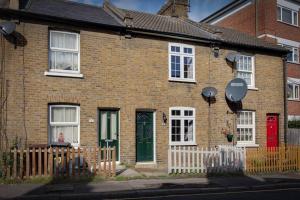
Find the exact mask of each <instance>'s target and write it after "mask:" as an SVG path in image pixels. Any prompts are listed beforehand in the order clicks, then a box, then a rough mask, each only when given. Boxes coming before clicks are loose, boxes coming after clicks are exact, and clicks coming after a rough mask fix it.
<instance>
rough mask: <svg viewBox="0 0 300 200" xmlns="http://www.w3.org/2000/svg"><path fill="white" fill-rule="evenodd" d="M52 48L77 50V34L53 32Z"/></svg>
mask: <svg viewBox="0 0 300 200" xmlns="http://www.w3.org/2000/svg"><path fill="white" fill-rule="evenodd" d="M51 47H52V48H61V49H70V50H76V49H77V36H76V35H75V34H68V33H60V32H51Z"/></svg>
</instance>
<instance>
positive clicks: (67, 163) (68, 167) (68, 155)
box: [66, 147, 70, 177]
mask: <svg viewBox="0 0 300 200" xmlns="http://www.w3.org/2000/svg"><path fill="white" fill-rule="evenodd" d="M66 160H67V162H66V168H67V169H66V170H67V177H69V176H70V147H67V159H66Z"/></svg>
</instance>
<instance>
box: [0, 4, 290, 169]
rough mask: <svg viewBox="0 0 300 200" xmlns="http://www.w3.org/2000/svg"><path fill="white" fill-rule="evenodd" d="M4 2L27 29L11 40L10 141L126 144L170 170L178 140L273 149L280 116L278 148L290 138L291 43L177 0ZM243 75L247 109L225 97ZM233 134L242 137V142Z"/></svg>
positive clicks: (139, 157) (133, 153)
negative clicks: (215, 21) (287, 72)
mask: <svg viewBox="0 0 300 200" xmlns="http://www.w3.org/2000/svg"><path fill="white" fill-rule="evenodd" d="M1 6H2V7H1V9H0V17H1V21H2V22H3V21H6V22H7V21H10V22H13V23H15V24H16V31H15V32H13V33H12V34H11V35H5V34H2V35H1V56H2V57H1V69H2V70H3V71H2V72H3V73H4V75H3V74H2V80H5V81H2V93H3V94H2V97H5V98H6V99H7V100H6V101H5V108H6V109H4V110H2V114H3V113H4V115H3V116H4V118H3V120H4V121H5V134H6V136H7V138H8V140H9V141H10V142H12V141H15V142H17V144H18V145H42V144H44V145H49V144H52V143H54V142H59V141H64V142H70V143H71V144H72V145H73V146H75V147H82V146H95V145H101V146H115V147H117V149H118V155H117V158H118V160H119V161H120V162H121V163H128V164H134V165H135V164H136V165H138V166H143V165H146V166H148V167H159V168H165V167H166V166H167V161H168V159H167V158H168V153H167V152H168V151H167V150H168V148H169V146H171V145H183V146H199V147H206V146H211V147H213V146H216V145H222V144H232V143H234V144H236V145H238V146H246V147H249V148H251V147H257V146H266V144H267V140H268V138H267V129H266V119H267V117H268V116H274V117H276V118H277V119H278V121H276V122H274V127H275V128H274V130H275V131H274V135H273V136H274V137H275V140H274V141H275V142H274V144H273V145H275V146H276V145H278V144H279V143H280V142H283V140H284V124H285V123H284V121H285V115H284V96H285V95H284V88H285V84H284V79H283V76H284V71H283V57H284V55H285V54H286V53H287V50H286V49H284V48H282V47H280V46H277V45H273V44H270V43H268V42H266V41H263V40H260V39H258V38H255V37H252V36H249V35H247V34H244V33H240V32H237V31H234V30H231V29H226V28H219V27H216V26H211V25H207V24H202V23H197V22H193V21H191V20H189V19H188V18H187V11H188V9H187V6H188V1H168V2H167V3H166V4H165V5H163V7H162V9H161V10H160V11H159V13H158V14H148V13H143V12H138V11H133V10H125V9H122V8H117V7H115V6H114V5H112V4H111V3H110V2H109V1H105V3H104V4H103V7H96V6H90V5H85V4H80V3H74V2H70V1H65V0H51V1H50V0H27V1H16V0H11V1H5V2H4V3H2V5H1ZM230 53H231V54H232V53H236V54H238V55H239V56H238V57H237V58H238V59H237V60H236V61H237V62H236V64H234V65H231V64H230V63H229V62H228V61H226V59H225V58H226V57H227V56H228V55H229V54H230ZM235 77H241V78H243V79H244V80H245V81H246V83H247V85H248V91H247V95H246V97H245V98H244V99H243V100H242V102H239V103H238V105H235V104H234V105H232V102H229V101H228V99H227V100H226V98H225V88H226V85H227V84H228V82H229V81H231V80H232V79H234V78H235ZM205 87H214V88H216V89H217V91H218V93H217V95H216V97H215V99H214V101H213V102H209V103H208V102H207V101H206V99H205V98H204V97H203V96H202V90H203V88H205ZM5 116H6V117H5ZM235 119H237V120H235ZM222 130H228V131H231V132H233V133H234V141H233V142H231V143H230V142H228V140H227V139H226V137H225V136H224V134H222ZM3 132H4V131H3ZM16 137H17V140H16ZM269 139H270V138H269Z"/></svg>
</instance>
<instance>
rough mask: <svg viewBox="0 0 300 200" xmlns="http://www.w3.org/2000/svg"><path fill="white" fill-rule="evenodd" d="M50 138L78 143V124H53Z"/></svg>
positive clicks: (54, 140)
mask: <svg viewBox="0 0 300 200" xmlns="http://www.w3.org/2000/svg"><path fill="white" fill-rule="evenodd" d="M50 134H51V135H50V140H51V143H52V142H69V143H78V127H77V126H51V127H50Z"/></svg>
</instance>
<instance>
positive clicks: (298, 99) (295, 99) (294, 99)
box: [288, 99, 300, 102]
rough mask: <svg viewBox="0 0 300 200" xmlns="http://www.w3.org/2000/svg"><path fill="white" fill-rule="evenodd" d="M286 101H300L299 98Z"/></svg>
mask: <svg viewBox="0 0 300 200" xmlns="http://www.w3.org/2000/svg"><path fill="white" fill-rule="evenodd" d="M288 101H296V102H300V99H288Z"/></svg>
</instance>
